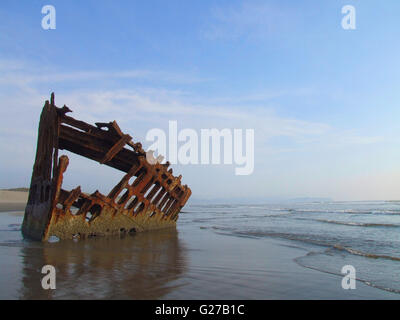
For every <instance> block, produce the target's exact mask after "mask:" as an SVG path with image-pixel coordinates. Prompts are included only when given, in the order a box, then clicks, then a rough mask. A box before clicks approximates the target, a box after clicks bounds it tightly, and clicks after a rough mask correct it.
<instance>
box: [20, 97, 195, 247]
mask: <svg viewBox="0 0 400 320" xmlns="http://www.w3.org/2000/svg"><path fill="white" fill-rule="evenodd" d="M70 111H71V110H69V108H68V107H66V106H64V107H62V108H58V107H56V106H55V103H54V95H53V94H52V97H51V101H50V102H49V101H46V103H45V105H44V107H43V110H42V113H41V117H40V124H39V132H38V142H37V150H36V159H35V164H34V167H33V172H32V179H31V185H30V190H29V198H28V203H27V206H26V209H25V216H24V221H23V224H22V233H23V235H24V237H26V238H30V239H33V240H42V241H46V240H48V239H49V237H51V236H56V237H58V238H59V239H72V238H75V237H79V238H85V237H91V236H107V235H116V234H121V233H129V232H130V233H131V232H141V231H146V230H154V229H161V228H167V227H174V226H175V225H176V221H177V219H178V216H179V212H180V210H181V209H182V207H183V206H184V205H185V203H186V202H187V200H188V199H189V197H190V195H191V190H190V188H188V187H187V186H186V185H184V186H183V185H181V176H179V177H174V176H173V172H172V169H168V166H169V163H168V162H167V163H166V164H161V163H158V162H155V163H153V162H152V163H150V162H148V161H147V160H146V153H145V152H144V151H143V149H142V146H141V144H140V143H133V142H132V138H131V137H130V136H129V135H127V134H124V133H123V132H122V131H121V130H120V128H119V126H118V125H117V123H116V122H115V121H114V122H110V123H96V126H93V125H90V124H87V123H86V122H83V121H79V120H76V119H74V118H72V117H70V116H67V115H66V113H68V112H70ZM59 150H68V151H71V152H73V153H76V154H78V155H81V156H84V157H86V158H89V159H92V160H94V161H97V162H99V163H101V164H104V165H108V166H111V167H113V168H116V169H118V170H121V171H123V172H125V173H126V174H125V176H124V177H123V178H122V179H121V181H120V182H119V183H118V184H117V185H116V186H115V187H114V188H113V189H112V190H111V191H110V192H109V194H108V195H103V194H101V193H100V192H98V191H96V192H94V193H93V194H91V195H88V194H86V193H84V192H82V191H81V189H80V187H79V186H78V187H77V188H75V189H73V190H70V191H67V190H64V189H62V182H63V176H64V173H65V172H66V170H67V167H68V163H69V159H68V157H67V156H66V155H62V156H60V157H59V156H58V152H59Z"/></svg>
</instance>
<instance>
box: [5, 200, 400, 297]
mask: <svg viewBox="0 0 400 320" xmlns="http://www.w3.org/2000/svg"><path fill="white" fill-rule="evenodd" d="M22 219H23V215H21V214H20V213H19V214H18V213H15V212H3V213H0V299H49V298H50V299H364V298H366V299H399V298H400V294H399V293H400V249H399V247H400V201H368V202H366V201H363V202H310V203H280V204H265V205H226V204H225V205H224V204H221V205H194V204H193V205H188V206H186V207H185V208H184V209H183V211H182V212H181V214H180V218H179V220H178V226H177V229H176V230H175V229H173V230H161V231H154V232H145V233H140V234H135V235H133V236H130V235H127V236H124V237H122V238H119V237H118V238H92V239H86V240H65V241H59V242H50V243H39V242H31V241H28V240H24V239H23V238H22V236H21V232H20V228H21V223H22ZM48 264H50V265H53V266H54V267H55V268H56V270H57V288H56V290H44V289H43V288H42V287H41V279H42V278H43V277H44V274H42V273H41V269H42V267H43V266H44V265H48ZM346 265H351V266H353V267H354V270H355V271H356V278H357V280H358V281H357V288H356V289H355V290H344V289H343V288H342V286H341V282H342V279H343V277H344V274H342V273H341V271H342V268H343V266H346Z"/></svg>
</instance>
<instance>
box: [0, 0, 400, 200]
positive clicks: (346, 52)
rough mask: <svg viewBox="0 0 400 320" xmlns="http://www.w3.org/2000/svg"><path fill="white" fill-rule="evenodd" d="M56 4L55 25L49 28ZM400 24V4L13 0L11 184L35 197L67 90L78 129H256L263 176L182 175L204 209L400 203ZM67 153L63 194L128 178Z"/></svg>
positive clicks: (257, 169) (136, 135) (3, 144)
mask: <svg viewBox="0 0 400 320" xmlns="http://www.w3.org/2000/svg"><path fill="white" fill-rule="evenodd" d="M44 5H52V6H54V8H55V9H56V29H53V30H44V29H43V28H42V24H41V23H42V19H43V17H44V16H45V14H42V12H41V10H42V7H43V6H44ZM345 5H352V6H354V8H355V10H356V11H355V12H356V29H355V30H345V29H343V28H342V24H341V22H342V19H343V17H344V14H342V7H343V6H345ZM399 14H400V2H399V1H397V0H385V1H382V2H377V1H372V0H362V1H361V0H346V1H340V0H332V1H321V0H302V1H292V0H279V1H278V0H276V1H275V0H265V1H237V0H234V1H232V0H230V1H207V0H204V1H174V0H170V1H100V0H97V1H91V0H86V1H55V0H47V1H34V0H32V1H29V2H28V1H22V0H20V1H15V0H13V1H8V0H2V1H1V2H0V121H1V126H0V151H1V153H0V188H11V187H21V186H29V183H30V177H31V172H32V166H33V161H34V155H35V150H36V139H37V127H38V121H39V115H40V112H41V108H42V106H43V104H44V101H45V100H46V99H49V97H50V93H51V92H55V97H56V104H57V105H58V106H62V105H64V104H66V105H67V106H68V107H69V108H70V109H71V110H73V113H72V114H71V115H72V116H73V117H75V118H78V119H81V120H84V121H87V122H90V123H94V122H108V121H112V120H116V121H117V122H118V124H119V125H120V127H121V128H122V129H123V131H124V132H126V133H129V134H130V135H131V136H132V137H133V139H134V141H141V142H142V143H143V145H144V147H145V148H146V147H148V146H149V145H150V144H151V142H148V141H146V140H145V138H146V134H147V132H148V131H149V130H150V129H152V128H161V129H163V130H165V131H167V132H168V124H169V121H177V124H178V130H181V129H184V128H192V129H194V130H196V131H197V132H200V130H201V129H207V128H217V129H220V130H222V129H224V128H228V129H232V130H233V129H243V130H245V129H253V130H254V134H255V140H254V141H255V149H254V157H255V162H254V172H253V173H252V174H251V175H246V176H237V175H235V170H234V168H235V165H224V164H221V165H194V164H189V165H182V164H177V165H173V166H172V168H173V169H174V173H175V174H182V175H183V179H182V181H183V183H184V184H188V185H189V186H190V187H191V189H192V192H193V198H194V199H204V200H205V201H206V200H207V199H214V198H218V199H226V201H233V200H235V201H236V202H237V201H239V202H240V200H241V199H258V200H259V199H271V198H279V199H286V198H299V197H323V198H331V199H333V200H394V199H400V161H399V160H400V125H399V120H400V106H399V102H400V90H399V89H400V59H399V56H400V42H399V40H398V39H399V38H400V20H399V19H398V17H399ZM61 154H67V155H68V156H69V157H70V166H69V168H68V171H67V173H66V177H65V183H64V188H66V189H71V188H73V187H75V186H77V185H81V186H82V189H83V190H84V191H87V192H94V191H95V190H96V189H99V190H100V191H101V192H104V193H108V191H109V190H110V189H111V188H112V186H113V185H114V184H115V183H117V182H118V181H119V179H120V178H121V177H122V173H121V172H118V171H116V170H114V169H111V168H108V167H106V166H104V165H103V166H102V165H100V164H97V163H94V162H92V161H90V160H87V159H83V158H80V157H78V156H75V155H73V154H70V153H68V152H64V151H63V152H61ZM166 156H167V159H168V154H167V155H166Z"/></svg>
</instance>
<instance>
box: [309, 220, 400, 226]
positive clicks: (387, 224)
mask: <svg viewBox="0 0 400 320" xmlns="http://www.w3.org/2000/svg"><path fill="white" fill-rule="evenodd" d="M315 221H319V222H324V223H332V224H340V225H345V226H356V227H400V225H398V224H391V223H362V222H350V221H349V222H346V221H336V220H324V219H315Z"/></svg>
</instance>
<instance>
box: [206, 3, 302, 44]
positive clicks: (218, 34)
mask: <svg viewBox="0 0 400 320" xmlns="http://www.w3.org/2000/svg"><path fill="white" fill-rule="evenodd" d="M297 20H298V14H297V13H296V12H295V11H293V10H292V9H289V8H283V7H282V6H278V5H276V4H272V3H266V2H265V1H241V2H239V3H235V4H229V5H226V6H216V7H214V8H213V9H212V11H211V17H210V19H209V21H208V24H207V26H206V27H205V28H204V30H203V32H202V33H203V36H204V37H205V38H207V39H210V40H218V39H228V40H236V39H243V38H246V39H266V38H268V37H271V36H273V35H274V34H276V33H277V32H279V33H282V32H286V31H288V30H290V29H292V27H293V24H295V23H296V21H297Z"/></svg>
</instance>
